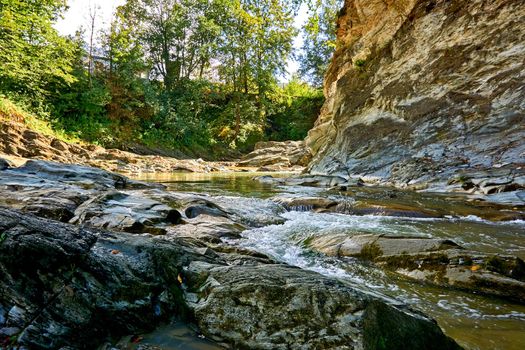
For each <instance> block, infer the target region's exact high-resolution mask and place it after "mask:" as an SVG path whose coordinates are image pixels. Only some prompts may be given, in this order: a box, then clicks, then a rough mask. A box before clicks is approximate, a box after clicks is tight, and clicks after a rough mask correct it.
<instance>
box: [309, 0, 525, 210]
mask: <svg viewBox="0 0 525 350" xmlns="http://www.w3.org/2000/svg"><path fill="white" fill-rule="evenodd" d="M524 16H525V6H523V2H522V1H506V0H497V1H493V2H490V3H487V2H483V1H463V2H461V1H459V2H458V1H438V2H436V1H434V2H430V1H402V2H395V1H363V0H347V1H345V2H344V6H343V9H342V10H341V11H340V13H339V18H338V22H337V23H338V24H337V28H338V30H337V42H338V47H337V50H336V52H335V54H334V56H333V59H332V62H331V64H330V67H329V69H328V71H327V74H326V77H325V84H324V93H325V96H326V102H325V104H324V106H323V108H322V110H321V115H320V116H319V118H318V120H317V122H316V124H315V126H314V128H313V129H312V130H310V132H309V133H308V137H307V138H306V140H305V143H306V145H307V147H308V148H310V150H311V152H312V154H313V159H312V162H311V163H310V164H309V166H308V168H307V170H306V171H307V172H310V173H312V174H314V173H315V174H326V175H337V176H343V177H347V176H359V177H361V178H363V179H368V180H370V181H373V182H375V183H376V184H385V185H395V186H398V187H408V188H417V189H424V188H440V189H441V190H444V191H464V192H469V193H477V194H479V195H482V196H486V195H487V194H488V195H489V196H487V197H485V198H486V200H495V201H497V202H499V203H505V204H508V205H524V204H525V202H524V201H523V198H520V195H512V196H492V195H491V194H500V193H507V192H510V193H514V192H515V191H517V190H520V189H521V190H523V180H522V179H523V178H524V176H525V167H524V166H523V164H525V142H523V140H524V139H525V129H524V128H523V116H524V113H525V104H524V102H523V101H525V88H524V86H525V79H524V77H525V62H524V61H523V56H524V55H525V48H524V46H523V45H522V43H523V41H524V40H525V23H524V22H523V21H521V20H520V19H521V18H523V17H524ZM473 19H475V20H473ZM501 33H507V34H506V35H504V36H503V35H502V34H501ZM489 67H490V68H489ZM453 178H456V179H457V180H458V181H455V182H453V183H451V184H450V185H449V186H444V187H442V186H441V184H446V183H447V182H449V180H450V179H453Z"/></svg>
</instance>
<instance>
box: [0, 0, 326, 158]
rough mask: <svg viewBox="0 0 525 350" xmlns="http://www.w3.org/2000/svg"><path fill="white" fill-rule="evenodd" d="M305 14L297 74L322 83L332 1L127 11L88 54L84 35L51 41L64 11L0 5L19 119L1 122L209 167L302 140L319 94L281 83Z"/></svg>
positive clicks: (135, 2)
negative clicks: (206, 162) (303, 9)
mask: <svg viewBox="0 0 525 350" xmlns="http://www.w3.org/2000/svg"><path fill="white" fill-rule="evenodd" d="M305 2H307V3H309V4H310V9H311V11H313V12H312V16H311V18H310V19H309V21H308V24H307V26H306V33H307V36H306V41H305V45H306V46H305V48H307V49H308V50H309V51H308V52H307V53H306V54H305V56H303V58H302V61H301V72H302V73H303V76H306V77H308V79H309V80H310V81H312V82H316V83H318V81H319V77H320V76H322V74H323V73H324V67H325V63H326V61H327V59H328V56H329V54H330V53H331V50H332V46H333V40H332V38H333V35H332V34H333V21H332V20H333V17H334V16H335V12H334V11H335V3H336V0H127V1H126V3H125V4H124V5H123V6H120V7H119V8H118V9H117V11H116V13H115V14H114V17H113V19H112V22H111V25H110V28H109V29H108V30H106V31H104V32H102V33H101V35H97V37H100V38H101V41H100V43H99V44H98V47H96V48H95V50H92V49H93V47H92V45H91V42H90V43H89V44H88V43H86V42H85V41H84V40H83V33H82V31H79V32H78V33H77V35H75V36H74V37H62V36H60V35H58V33H57V32H56V30H55V29H53V26H52V25H53V23H54V22H55V21H56V20H57V19H58V18H59V17H60V16H61V13H62V12H63V11H64V9H65V5H64V4H65V2H64V1H63V0H32V1H21V0H0V94H1V93H3V94H4V95H6V96H8V98H9V100H10V101H15V102H16V103H17V104H18V105H21V106H23V109H24V112H23V113H22V112H20V113H19V112H16V113H15V112H9V113H11V114H9V113H7V112H5V111H4V112H3V115H4V119H5V116H6V115H15V116H21V117H20V118H22V119H23V120H24V121H25V122H26V123H32V121H33V120H35V118H34V117H32V115H35V114H36V115H39V116H40V119H41V120H43V122H42V123H43V124H42V125H36V124H35V125H34V127H35V128H39V129H45V128H46V127H47V128H50V126H52V127H53V129H54V130H57V131H56V132H55V133H58V134H61V135H65V134H67V135H68V136H69V137H71V138H75V139H82V140H85V141H88V142H92V143H97V144H100V145H103V146H111V147H121V148H122V147H129V146H131V145H133V144H135V143H139V144H143V145H146V146H148V147H149V148H152V149H163V150H166V149H167V150H170V151H175V150H177V151H182V152H184V153H185V154H187V155H191V156H205V157H207V158H216V157H222V156H225V155H231V154H232V152H234V153H235V152H246V151H249V150H251V148H252V147H253V145H254V144H255V143H256V142H258V141H260V140H268V139H270V140H287V139H294V140H296V139H301V138H303V137H304V136H305V135H306V133H307V131H308V130H309V129H310V128H311V126H312V125H313V122H314V120H315V118H316V117H317V114H318V112H319V109H320V106H321V104H322V102H323V96H322V93H321V92H320V90H319V89H315V88H312V87H311V86H309V85H308V84H306V83H304V82H302V81H300V80H299V78H298V77H294V78H293V79H292V80H291V81H290V82H289V83H287V84H285V85H282V84H281V86H280V83H279V79H280V78H281V77H282V76H284V75H285V73H286V62H287V60H288V59H289V58H290V57H291V56H292V54H293V45H292V44H293V40H294V38H295V37H296V36H297V30H296V29H295V28H294V26H293V15H294V14H296V13H297V11H298V8H299V6H300V4H302V3H305ZM91 30H93V28H91ZM92 52H95V53H96V54H95V55H93V54H92ZM2 101H7V98H4V99H3V100H2V99H0V102H2ZM2 103H4V102H2ZM4 105H5V103H4ZM1 108H2V104H1V103H0V116H2V110H1ZM4 110H7V108H5V107H4ZM25 111H27V112H25ZM29 116H31V117H29ZM44 125H45V126H44Z"/></svg>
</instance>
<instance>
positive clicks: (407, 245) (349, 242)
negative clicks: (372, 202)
mask: <svg viewBox="0 0 525 350" xmlns="http://www.w3.org/2000/svg"><path fill="white" fill-rule="evenodd" d="M308 246H309V247H310V248H312V249H314V250H317V251H320V252H322V253H324V254H327V255H331V256H338V257H345V256H349V257H360V258H364V259H370V260H374V259H377V258H379V257H384V256H390V255H402V254H410V253H421V252H430V251H442V250H446V249H453V248H459V246H458V245H457V244H456V243H454V242H452V241H450V240H444V239H435V238H417V237H404V236H386V235H376V234H366V235H355V236H348V235H345V234H339V235H326V236H315V237H312V238H311V239H310V240H309V241H308Z"/></svg>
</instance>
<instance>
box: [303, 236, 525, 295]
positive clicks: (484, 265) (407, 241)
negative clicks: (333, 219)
mask: <svg viewBox="0 0 525 350" xmlns="http://www.w3.org/2000/svg"><path fill="white" fill-rule="evenodd" d="M307 245H308V247H310V248H311V249H313V250H315V251H318V252H321V253H323V254H326V255H329V256H335V257H339V258H344V257H355V258H360V259H364V260H369V261H372V262H374V263H375V264H376V265H378V266H380V267H383V268H386V269H388V270H393V271H395V272H396V273H398V274H400V275H403V276H405V277H408V278H410V279H415V280H418V281H422V282H426V283H431V284H435V285H439V286H446V287H454V288H460V289H464V290H468V291H471V292H474V293H484V294H488V295H493V296H498V297H505V298H508V299H512V300H516V301H518V302H525V263H524V262H523V260H521V259H520V258H518V257H512V256H505V255H498V254H492V255H491V254H482V253H479V252H474V251H469V250H466V249H462V248H461V247H460V246H458V245H457V244H456V243H454V242H453V241H450V240H443V239H435V238H420V237H404V236H399V237H397V236H387V235H375V234H366V235H354V236H349V235H346V234H337V235H320V236H314V237H312V238H310V239H309V240H308V241H307Z"/></svg>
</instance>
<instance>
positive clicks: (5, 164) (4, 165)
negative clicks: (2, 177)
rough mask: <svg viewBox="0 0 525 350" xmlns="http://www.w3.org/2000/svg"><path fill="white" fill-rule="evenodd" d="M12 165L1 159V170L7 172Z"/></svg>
mask: <svg viewBox="0 0 525 350" xmlns="http://www.w3.org/2000/svg"><path fill="white" fill-rule="evenodd" d="M11 166H12V165H11V163H10V162H9V161H8V160H6V159H4V158H0V170H6V169H9V168H10V167H11Z"/></svg>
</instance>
